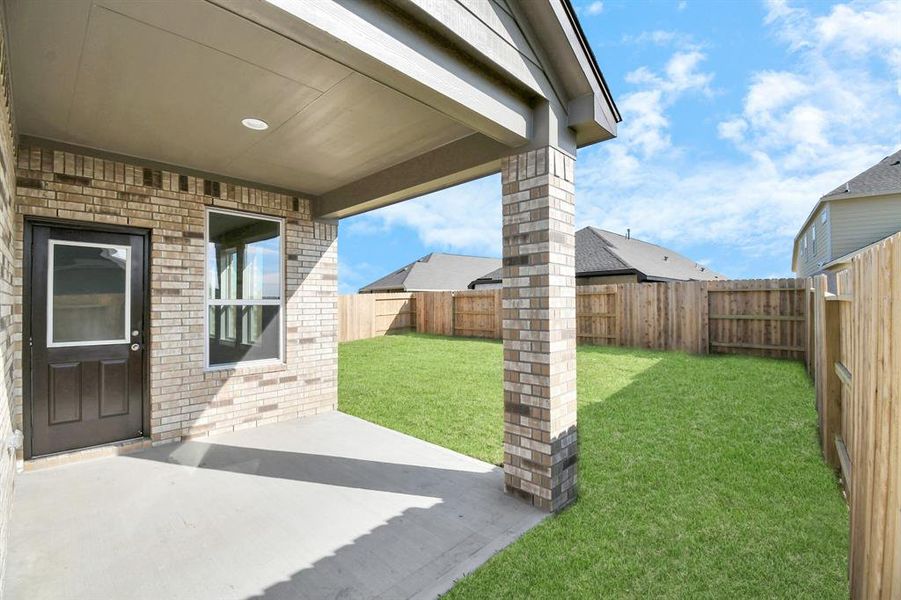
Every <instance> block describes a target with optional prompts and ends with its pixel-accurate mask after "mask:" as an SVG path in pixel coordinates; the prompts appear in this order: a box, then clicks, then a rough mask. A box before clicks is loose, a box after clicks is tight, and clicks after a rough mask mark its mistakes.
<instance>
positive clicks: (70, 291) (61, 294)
mask: <svg viewBox="0 0 901 600" xmlns="http://www.w3.org/2000/svg"><path fill="white" fill-rule="evenodd" d="M51 249H52V256H51V269H52V270H53V280H52V281H53V289H51V290H50V295H51V303H52V304H51V305H52V313H51V314H52V315H53V325H52V336H51V339H52V341H53V342H54V343H67V342H101V341H120V342H121V341H127V338H126V335H125V332H126V327H127V324H126V323H125V315H126V302H127V296H128V294H127V291H126V280H127V277H126V274H127V270H128V250H127V248H106V247H97V246H69V245H65V244H53V245H51Z"/></svg>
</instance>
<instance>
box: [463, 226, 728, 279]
mask: <svg viewBox="0 0 901 600" xmlns="http://www.w3.org/2000/svg"><path fill="white" fill-rule="evenodd" d="M720 279H728V278H727V277H726V276H725V275H723V274H722V273H717V272H716V271H713V270H711V269H710V268H708V267H706V266H705V265H702V264H700V263H697V262H695V261H693V260H691V259H690V258H688V257H686V256H683V255H681V254H679V253H678V252H675V251H674V250H670V249H669V248H664V247H663V246H658V245H657V244H651V243H650V242H645V241H643V240H639V239H636V238H634V237H632V236H631V235H629V234H627V235H620V234H618V233H614V232H612V231H607V230H605V229H598V228H597V227H584V228H582V229H580V230H579V231H577V232H576V285H598V284H604V283H642V282H654V281H712V280H720ZM502 282H503V269H502V268H499V269H496V270H494V271H492V272H490V273H487V274H485V275H482V276H481V277H479V278H478V279H474V280H473V281H471V282H470V284H469V288H470V289H473V290H481V289H491V288H499V287H501V285H502Z"/></svg>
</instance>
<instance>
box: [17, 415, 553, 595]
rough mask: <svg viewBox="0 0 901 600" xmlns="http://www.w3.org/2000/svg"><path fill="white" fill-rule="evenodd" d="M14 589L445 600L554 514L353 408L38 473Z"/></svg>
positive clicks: (30, 482) (23, 494) (473, 466)
mask: <svg viewBox="0 0 901 600" xmlns="http://www.w3.org/2000/svg"><path fill="white" fill-rule="evenodd" d="M14 503H15V505H14V510H13V517H12V531H11V538H10V544H11V547H12V548H14V549H15V551H14V552H13V553H12V554H11V555H10V560H9V565H8V569H7V584H6V591H7V594H8V597H9V598H30V599H32V600H39V599H44V598H46V599H51V598H60V597H61V595H62V596H64V597H65V598H68V599H70V600H76V599H84V600H89V599H93V598H126V597H127V598H134V599H141V598H147V599H155V598H184V599H192V600H201V599H207V598H208V599H211V600H212V599H226V598H235V599H241V598H267V599H273V600H275V599H279V598H339V597H340V598H434V597H435V596H437V595H438V594H440V593H443V592H444V591H446V590H447V589H449V588H450V587H451V586H452V585H453V582H454V581H455V580H456V579H458V578H460V577H461V576H463V575H464V574H466V573H467V572H469V571H471V570H472V569H474V568H475V567H477V566H478V565H479V564H481V563H482V562H484V561H485V560H486V559H487V558H488V557H490V556H491V555H492V554H494V553H495V552H497V551H498V550H500V549H501V548H503V547H504V546H506V545H507V544H509V543H510V542H512V541H514V540H515V539H516V538H518V537H519V536H520V535H521V534H522V533H523V532H525V531H526V530H528V529H529V528H530V527H532V526H533V525H535V524H537V523H538V522H539V521H540V520H541V519H542V518H543V517H544V516H545V513H542V512H540V511H538V510H537V509H535V508H533V507H531V506H528V505H527V504H525V503H521V502H516V501H513V500H512V499H511V498H509V497H508V496H506V495H505V494H504V491H503V472H502V470H501V469H500V468H498V467H495V466H492V465H489V464H487V463H484V462H482V461H479V460H476V459H473V458H469V457H466V456H464V455H462V454H458V453H456V452H452V451H450V450H447V449H445V448H441V447H440V446H436V445H434V444H430V443H427V442H423V441H421V440H417V439H415V438H412V437H409V436H406V435H403V434H401V433H398V432H395V431H392V430H390V429H385V428H383V427H380V426H378V425H373V424H372V423H369V422H367V421H363V420H360V419H357V418H355V417H351V416H348V415H345V414H343V413H339V412H332V413H326V414H323V415H318V416H314V417H307V418H304V419H299V420H295V421H290V422H286V423H281V424H277V425H267V426H263V427H258V428H255V429H247V430H244V431H240V432H234V433H227V434H221V435H217V436H211V437H209V438H206V439H204V440H202V441H190V442H185V443H181V444H169V445H165V446H160V447H157V448H152V449H148V450H143V451H140V452H136V453H132V454H127V455H122V456H117V457H110V458H103V459H98V460H94V461H86V462H80V463H76V464H69V465H65V466H62V467H54V468H47V469H41V470H37V471H32V472H28V473H25V474H23V475H20V477H19V479H18V480H17V482H16V493H15V498H14Z"/></svg>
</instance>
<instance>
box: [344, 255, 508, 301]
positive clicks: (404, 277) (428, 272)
mask: <svg viewBox="0 0 901 600" xmlns="http://www.w3.org/2000/svg"><path fill="white" fill-rule="evenodd" d="M500 266H501V259H499V258H485V257H482V256H463V255H460V254H444V253H441V252H433V253H432V254H428V255H426V256H423V257H422V258H420V259H419V260H417V261H415V262H412V263H410V264H409V265H406V266H405V267H403V268H401V269H398V270H397V271H395V272H394V273H391V274H390V275H386V276H384V277H382V278H381V279H378V280H376V281H373V282H372V283H370V284H369V285H366V286H364V287H362V288H360V293H361V294H372V293H376V292H437V291H452V290H465V289H466V287H467V286H468V285H469V282H470V281H472V280H473V278H475V277H478V276H479V275H481V274H483V273H485V272H486V271H492V270H494V269H497V268H499V267H500Z"/></svg>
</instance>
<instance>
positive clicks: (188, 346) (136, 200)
mask: <svg viewBox="0 0 901 600" xmlns="http://www.w3.org/2000/svg"><path fill="white" fill-rule="evenodd" d="M153 175H154V176H153V177H152V178H151V179H150V181H149V183H151V184H152V185H153V184H155V183H158V185H159V189H158V188H157V187H148V186H145V185H144V182H145V179H144V170H143V167H142V166H141V165H137V164H130V163H126V162H118V161H113V160H105V159H101V158H97V157H92V156H89V155H83V154H76V153H71V152H64V151H60V150H58V149H50V148H47V147H41V146H40V145H25V144H23V145H22V146H21V147H20V148H19V152H18V164H17V176H18V186H17V201H16V213H17V214H16V219H15V245H16V253H15V271H16V277H15V280H16V287H15V289H14V294H15V298H16V299H17V300H19V301H21V298H22V239H23V231H24V222H25V218H26V217H28V216H30V215H31V216H35V217H53V218H58V219H68V220H76V221H88V222H94V223H97V224H99V226H102V225H103V224H116V225H128V226H133V227H140V228H146V229H149V230H150V231H151V283H150V287H151V290H150V304H151V312H150V314H151V317H150V328H149V332H150V339H149V350H150V361H149V362H150V403H151V421H150V424H149V425H150V427H149V432H150V436H151V439H152V440H153V441H154V443H159V442H163V441H170V440H178V439H182V438H185V437H194V436H202V435H206V434H209V433H213V432H219V431H231V430H235V429H240V428H245V427H254V426H257V425H262V424H265V423H273V422H277V421H281V420H286V419H293V418H297V417H299V416H304V415H310V414H314V413H318V412H322V411H327V410H333V409H335V408H336V406H337V361H338V355H337V224H336V223H334V222H319V221H314V220H313V219H312V217H311V212H310V201H309V200H307V199H303V198H300V199H297V209H298V210H296V211H295V210H294V204H295V199H294V198H292V197H291V196H287V195H284V194H278V193H274V192H269V191H263V190H259V189H254V188H250V187H243V186H239V185H232V184H226V183H224V182H222V183H221V184H220V186H219V190H220V196H221V197H218V198H217V197H214V196H212V195H205V194H204V180H203V179H202V178H198V177H193V176H187V181H186V183H187V191H180V190H181V187H180V184H181V186H183V185H184V184H185V180H184V179H183V178H182V179H180V174H179V173H176V172H169V171H162V172H161V173H159V174H158V175H157V174H153ZM182 175H183V174H182ZM207 191H211V190H207ZM208 206H209V207H213V206H214V207H221V208H227V209H232V210H239V211H246V212H248V213H260V214H266V215H272V216H278V217H284V218H285V219H286V226H285V231H284V234H285V252H286V261H285V262H286V279H285V282H286V308H285V321H286V329H287V336H286V344H285V359H286V360H285V364H284V365H276V366H261V367H244V368H236V369H228V370H222V371H205V370H204V368H203V356H204V344H205V340H204V334H203V331H204V327H203V319H204V315H205V299H204V293H205V290H204V265H205V249H204V244H203V232H204V219H205V207H208ZM12 325H13V331H14V332H15V334H14V335H20V332H21V326H22V324H21V311H19V310H17V311H16V313H15V315H14V319H13V323H12ZM20 359H21V346H20V345H19V344H17V345H16V360H17V363H16V364H17V365H18V364H19V361H20ZM16 372H17V374H18V375H20V374H21V369H20V368H18V366H17V369H16ZM15 421H16V423H17V426H19V427H21V422H22V388H21V382H20V381H17V385H16V390H15Z"/></svg>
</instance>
